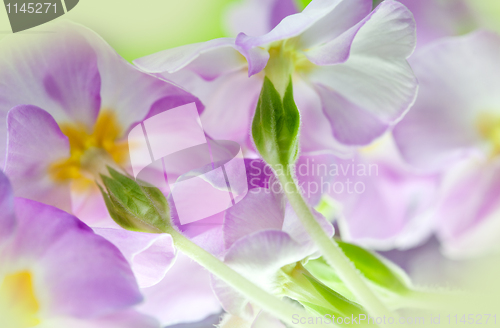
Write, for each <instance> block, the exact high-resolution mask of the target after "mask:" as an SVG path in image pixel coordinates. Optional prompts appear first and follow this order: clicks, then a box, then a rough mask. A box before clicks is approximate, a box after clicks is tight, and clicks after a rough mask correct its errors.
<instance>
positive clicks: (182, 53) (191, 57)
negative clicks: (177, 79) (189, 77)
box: [134, 38, 246, 80]
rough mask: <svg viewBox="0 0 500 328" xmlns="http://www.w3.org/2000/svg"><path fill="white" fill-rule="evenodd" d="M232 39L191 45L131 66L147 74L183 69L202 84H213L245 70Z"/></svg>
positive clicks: (150, 57)
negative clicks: (212, 82)
mask: <svg viewBox="0 0 500 328" xmlns="http://www.w3.org/2000/svg"><path fill="white" fill-rule="evenodd" d="M236 49H237V47H236V45H235V42H234V39H233V38H220V39H214V40H210V41H207V42H203V43H194V44H189V45H185V46H180V47H177V48H173V49H168V50H164V51H160V52H158V53H155V54H152V55H149V56H146V57H142V58H139V59H136V60H135V61H134V63H135V64H136V65H137V66H138V67H139V68H140V69H141V70H143V71H145V72H149V73H175V72H177V71H179V70H181V69H187V70H190V71H193V72H195V73H197V74H198V75H199V76H201V77H202V78H204V79H205V80H213V79H215V78H216V77H218V76H219V75H222V74H226V73H229V72H232V71H235V70H238V69H240V68H243V67H245V66H246V63H245V61H244V59H243V57H242V56H241V55H240V54H239V52H238V50H236Z"/></svg>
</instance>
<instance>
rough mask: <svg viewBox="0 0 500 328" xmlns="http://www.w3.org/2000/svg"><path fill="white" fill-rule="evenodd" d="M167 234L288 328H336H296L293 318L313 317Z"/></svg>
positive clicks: (315, 327)
mask: <svg viewBox="0 0 500 328" xmlns="http://www.w3.org/2000/svg"><path fill="white" fill-rule="evenodd" d="M167 233H168V234H170V235H171V236H172V239H173V241H174V245H175V247H176V248H177V249H178V250H180V251H181V252H182V253H184V254H185V255H187V256H189V257H190V258H191V259H193V260H194V261H196V262H197V263H199V264H200V265H201V266H203V267H204V268H205V269H207V270H208V271H210V272H211V273H212V274H214V275H215V276H217V277H218V278H220V279H221V280H223V281H224V282H225V283H227V284H228V285H230V286H231V287H233V288H234V289H235V290H237V291H239V292H240V293H241V294H243V295H244V296H245V297H247V298H248V299H249V300H250V301H251V302H253V303H255V304H256V305H258V306H259V307H260V308H262V309H263V310H264V311H266V312H268V313H269V314H271V315H273V316H274V317H276V318H278V319H280V320H281V321H283V322H285V323H286V324H287V325H289V326H290V327H301V328H326V327H336V325H331V324H329V325H324V324H308V323H305V324H300V322H298V323H297V321H298V320H297V318H309V317H312V316H313V315H310V314H309V313H307V312H306V311H304V310H303V309H301V308H299V307H297V306H293V305H292V304H290V303H287V302H285V301H282V300H280V299H278V298H277V297H276V296H274V295H272V294H269V293H268V292H266V291H265V290H263V289H262V288H260V287H259V286H257V285H255V284H254V283H253V282H251V281H250V280H248V279H246V278H245V277H243V276H242V275H240V274H239V273H238V272H236V271H234V270H233V269H232V268H230V267H229V266H227V265H226V264H225V263H223V262H222V261H221V260H219V259H218V258H216V257H215V256H213V255H212V254H210V253H209V252H207V251H206V250H204V249H203V248H201V247H200V246H198V245H196V244H195V243H193V242H192V241H191V240H189V239H188V238H187V237H185V236H184V235H183V234H181V233H180V232H178V231H177V230H175V229H174V228H172V227H169V228H168V231H167ZM294 318H295V319H294Z"/></svg>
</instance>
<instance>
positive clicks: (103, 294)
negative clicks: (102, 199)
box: [5, 198, 142, 318]
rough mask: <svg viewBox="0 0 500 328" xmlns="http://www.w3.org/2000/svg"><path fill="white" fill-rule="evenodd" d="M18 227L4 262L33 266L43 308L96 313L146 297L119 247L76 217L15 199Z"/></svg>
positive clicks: (54, 311)
mask: <svg viewBox="0 0 500 328" xmlns="http://www.w3.org/2000/svg"><path fill="white" fill-rule="evenodd" d="M15 211H16V216H17V220H18V227H17V231H16V235H15V238H14V239H13V240H12V241H11V242H10V243H9V245H8V248H6V252H5V254H6V263H9V267H10V268H11V269H12V270H14V271H17V270H30V271H32V273H33V277H34V284H35V290H36V291H37V292H36V294H37V297H38V298H39V300H40V304H41V305H43V311H44V313H50V314H51V315H53V316H59V315H60V316H72V317H77V318H92V317H96V316H100V315H106V314H109V313H112V312H114V311H118V310H122V309H125V308H127V307H129V306H132V305H134V304H137V303H138V302H140V301H141V300H142V296H141V295H140V292H139V289H138V286H137V283H136V282H135V278H134V275H133V273H132V271H131V269H130V266H129V265H128V263H127V261H126V260H125V258H124V257H123V255H122V254H121V253H120V252H119V250H118V249H117V248H116V247H115V246H113V245H112V244H111V243H109V242H108V241H106V240H105V239H104V238H102V237H100V236H97V235H96V234H94V233H93V232H92V230H91V229H90V228H89V227H88V226H86V225H85V224H84V223H82V222H81V221H79V220H78V219H77V218H75V217H74V216H72V215H70V214H68V213H66V212H63V211H61V210H59V209H57V208H55V207H52V206H48V205H45V204H41V203H37V202H35V201H32V200H28V199H23V198H17V199H16V200H15Z"/></svg>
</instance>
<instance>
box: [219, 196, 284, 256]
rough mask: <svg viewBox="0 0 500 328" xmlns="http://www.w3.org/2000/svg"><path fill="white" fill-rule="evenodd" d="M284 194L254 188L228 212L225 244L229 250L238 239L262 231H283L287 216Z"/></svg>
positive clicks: (225, 222) (225, 223)
mask: <svg viewBox="0 0 500 328" xmlns="http://www.w3.org/2000/svg"><path fill="white" fill-rule="evenodd" d="M284 206H285V203H284V199H283V195H282V194H277V193H275V192H273V190H272V189H267V188H254V189H251V190H250V191H249V193H248V194H247V196H246V197H245V198H244V199H243V200H242V201H240V202H239V203H238V204H236V205H234V206H232V207H231V208H229V209H228V210H227V211H226V216H225V220H224V244H225V247H226V249H229V248H230V247H231V246H232V245H233V244H234V243H235V242H236V241H237V240H238V239H240V238H242V237H244V236H246V235H250V234H252V233H254V232H257V231H260V230H268V229H269V230H281V228H282V227H283V221H284V215H285V212H284V211H285V208H284Z"/></svg>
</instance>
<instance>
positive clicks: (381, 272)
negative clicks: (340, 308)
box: [305, 240, 412, 299]
mask: <svg viewBox="0 0 500 328" xmlns="http://www.w3.org/2000/svg"><path fill="white" fill-rule="evenodd" d="M337 244H338V245H339V247H340V248H341V249H342V251H343V252H344V254H345V255H346V256H347V257H348V258H349V260H350V261H351V262H352V263H353V265H354V266H355V267H356V269H357V270H359V272H360V273H361V274H362V275H363V276H364V277H365V278H366V279H367V280H368V281H369V282H370V283H371V284H373V285H375V286H376V287H378V288H379V289H380V291H389V292H391V293H393V294H397V295H400V296H405V295H407V294H409V293H411V291H412V287H411V282H410V279H409V278H408V277H407V276H406V274H405V273H404V271H403V270H402V269H400V268H399V267H397V266H396V265H395V264H394V263H392V262H390V261H389V260H387V259H385V258H383V257H382V256H380V255H377V254H374V253H373V252H370V251H369V250H366V249H364V248H362V247H360V246H356V245H353V244H349V243H346V242H343V241H339V240H337ZM305 266H306V268H307V270H309V271H310V272H311V273H312V274H313V275H314V276H315V277H316V278H317V279H319V280H320V281H321V282H323V283H325V284H326V285H327V286H329V287H331V288H332V289H334V290H335V291H337V292H338V293H341V294H342V295H344V296H345V297H347V298H350V299H352V298H353V295H352V293H351V291H349V290H348V289H347V288H346V286H345V285H344V284H343V283H342V281H341V280H340V278H339V277H338V275H337V273H336V272H335V270H334V269H332V268H331V267H330V266H329V265H328V263H326V261H325V260H324V259H323V258H318V259H315V260H312V261H309V262H308V263H307V264H306V265H305Z"/></svg>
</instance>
